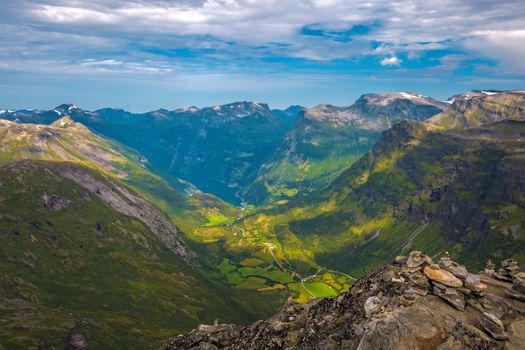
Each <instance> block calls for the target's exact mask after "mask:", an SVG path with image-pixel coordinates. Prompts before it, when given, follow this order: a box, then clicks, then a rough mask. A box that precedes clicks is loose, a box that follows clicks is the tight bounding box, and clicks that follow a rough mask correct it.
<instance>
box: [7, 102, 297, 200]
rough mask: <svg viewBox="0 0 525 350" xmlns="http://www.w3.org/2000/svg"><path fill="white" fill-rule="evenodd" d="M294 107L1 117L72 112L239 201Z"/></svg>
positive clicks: (161, 167)
mask: <svg viewBox="0 0 525 350" xmlns="http://www.w3.org/2000/svg"><path fill="white" fill-rule="evenodd" d="M294 111H297V109H294V108H292V109H291V110H288V112H283V114H285V115H287V117H286V118H288V119H286V118H284V119H281V118H279V117H277V116H276V115H274V114H272V112H271V111H270V109H269V107H268V106H267V105H266V104H259V103H255V102H239V103H232V104H228V105H223V106H215V107H207V108H202V109H198V108H196V107H190V108H181V109H178V110H175V111H168V110H163V109H160V110H157V111H153V112H149V113H144V114H134V113H130V112H126V111H124V110H119V109H110V108H106V109H101V110H98V111H95V112H89V111H84V110H81V109H79V108H78V107H76V106H74V105H61V106H59V107H57V108H55V109H54V110H52V111H20V112H12V113H4V114H3V115H1V117H2V118H5V119H8V120H12V121H18V122H24V123H41V124H48V123H51V122H54V121H55V120H57V119H59V118H61V117H62V116H66V115H67V116H70V117H71V118H72V119H73V120H75V121H78V122H80V123H82V124H84V125H85V126H87V127H89V128H91V129H92V130H93V131H95V132H97V133H100V134H102V135H104V136H106V137H108V138H111V139H114V140H116V141H118V142H120V143H122V144H124V145H126V146H128V147H131V148H133V149H135V150H137V151H138V152H140V153H141V154H142V155H144V156H145V157H146V158H147V159H148V160H149V162H150V163H151V167H152V168H153V169H154V170H155V171H156V172H158V173H159V174H163V176H164V177H165V178H167V179H168V181H170V182H171V180H169V179H172V178H175V179H176V178H183V179H185V180H187V181H189V182H191V183H192V184H194V185H196V186H197V187H199V188H200V189H202V190H203V191H205V192H208V193H213V194H215V195H217V196H219V197H221V198H223V199H225V200H227V201H229V202H232V203H237V204H238V203H239V202H240V200H239V198H238V197H236V193H237V192H238V191H239V189H240V188H242V187H244V186H246V185H247V184H248V183H250V181H251V180H252V179H253V178H254V176H255V173H256V171H257V169H258V167H259V166H260V164H261V163H262V162H263V161H264V160H265V159H266V158H267V157H268V156H269V155H270V154H271V152H272V150H273V149H274V148H275V146H276V145H277V144H278V143H279V142H280V139H281V137H282V136H283V135H284V134H285V133H286V131H287V128H288V127H287V123H289V120H290V118H293V117H294ZM286 113H288V114H286ZM175 181H176V180H175Z"/></svg>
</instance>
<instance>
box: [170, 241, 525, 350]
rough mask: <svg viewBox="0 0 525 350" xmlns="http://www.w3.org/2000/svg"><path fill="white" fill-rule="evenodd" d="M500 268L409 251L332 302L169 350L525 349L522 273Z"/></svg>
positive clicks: (214, 332) (212, 332) (201, 331)
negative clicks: (476, 267) (473, 267)
mask: <svg viewBox="0 0 525 350" xmlns="http://www.w3.org/2000/svg"><path fill="white" fill-rule="evenodd" d="M501 266H502V267H501V269H500V270H498V271H495V264H493V263H492V262H491V261H489V262H488V263H487V267H486V269H485V271H483V272H481V273H479V274H476V273H472V272H469V271H468V270H467V268H466V267H465V266H463V265H460V264H458V263H456V262H455V261H453V260H452V259H451V258H450V256H449V255H448V253H445V255H444V256H443V257H442V258H441V259H440V260H439V261H438V262H433V261H432V259H431V258H430V257H428V256H426V255H424V254H422V253H421V252H419V251H414V252H412V253H410V255H409V256H408V257H407V256H398V257H396V258H395V259H394V261H393V262H392V263H391V264H389V265H386V266H384V267H382V268H380V269H379V270H377V271H375V272H373V273H370V274H368V275H367V276H365V277H363V278H361V279H360V280H359V281H357V282H356V284H355V285H354V286H353V287H352V288H351V289H350V290H349V291H348V292H346V293H343V294H341V295H339V296H337V297H330V298H324V299H317V300H314V301H312V302H310V303H308V304H304V305H300V304H295V303H292V302H288V303H287V304H286V305H285V306H284V308H283V309H282V311H281V312H279V313H278V314H276V315H275V316H273V317H272V318H270V319H267V320H265V321H258V322H256V323H254V324H252V325H249V326H245V327H242V326H236V325H232V324H219V323H218V322H216V323H215V324H214V325H201V326H199V327H198V328H197V329H195V330H193V331H191V332H189V333H187V334H184V335H179V336H178V337H176V338H173V339H171V340H170V341H169V342H168V343H167V345H166V349H169V350H175V349H177V350H178V349H440V350H446V349H466V348H470V349H523V348H524V347H525V336H524V335H523V334H524V331H525V304H524V303H523V300H524V299H523V296H524V294H523V293H524V292H525V283H524V282H525V279H524V277H525V274H524V273H523V272H519V269H518V266H517V263H516V261H514V260H512V259H509V260H505V261H503V262H502V263H501ZM511 282H512V284H511Z"/></svg>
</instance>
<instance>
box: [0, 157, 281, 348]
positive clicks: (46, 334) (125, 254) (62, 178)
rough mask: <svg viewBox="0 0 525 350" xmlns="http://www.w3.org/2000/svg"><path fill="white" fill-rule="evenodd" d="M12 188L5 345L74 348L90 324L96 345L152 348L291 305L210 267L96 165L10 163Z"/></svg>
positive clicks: (1, 324) (6, 235)
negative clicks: (205, 327)
mask: <svg viewBox="0 0 525 350" xmlns="http://www.w3.org/2000/svg"><path fill="white" fill-rule="evenodd" d="M0 193H1V196H0V241H1V242H2V244H1V245H0V258H1V260H2V268H1V271H0V315H1V316H0V347H2V348H6V349H15V348H37V347H38V348H65V347H67V344H68V342H70V341H72V340H74V339H76V338H78V337H79V336H78V334H80V338H81V339H83V340H85V341H86V342H87V343H88V344H89V345H90V346H91V347H93V348H104V349H112V348H114V349H118V348H120V349H121V348H146V347H149V346H151V345H152V344H155V343H157V344H159V343H160V341H161V340H162V339H163V338H165V337H166V336H167V335H168V334H170V333H173V332H174V331H175V332H180V331H183V330H186V329H190V328H191V327H194V326H196V325H197V324H199V323H201V322H203V320H207V321H208V322H211V321H213V320H214V319H215V318H224V319H228V320H239V321H240V322H247V321H248V320H254V319H257V318H259V317H261V316H262V315H263V314H266V312H267V311H268V310H269V309H275V308H276V307H278V306H279V304H280V301H281V298H279V297H278V295H275V294H274V295H273V296H272V297H269V296H267V295H263V294H254V293H249V292H248V291H242V290H235V289H231V288H228V287H225V286H224V285H223V284H222V283H220V282H218V281H219V276H218V275H217V276H214V275H210V274H209V273H206V272H203V271H201V270H200V269H199V268H197V267H196V266H197V263H198V262H197V260H196V259H197V257H196V256H195V255H194V254H193V253H191V252H190V251H189V250H187V249H186V248H183V247H181V246H179V245H177V242H179V241H178V240H179V238H178V233H177V229H176V227H175V226H174V225H173V224H172V223H171V222H170V221H169V219H168V218H167V217H166V216H164V214H163V213H162V212H160V210H158V209H156V208H155V207H154V206H152V205H151V204H149V203H147V202H145V201H144V200H143V199H142V198H141V197H140V196H139V195H138V194H137V193H135V192H134V191H133V190H131V189H130V188H127V187H125V186H123V185H122V184H120V183H119V182H118V181H116V180H115V179H114V178H111V177H108V176H107V175H104V174H102V173H100V172H99V171H97V170H95V169H92V168H88V167H86V166H83V165H80V164H79V163H74V162H56V161H29V160H28V161H1V162H0ZM157 229H160V230H157ZM260 305H266V306H267V307H265V308H260ZM77 340H78V339H77Z"/></svg>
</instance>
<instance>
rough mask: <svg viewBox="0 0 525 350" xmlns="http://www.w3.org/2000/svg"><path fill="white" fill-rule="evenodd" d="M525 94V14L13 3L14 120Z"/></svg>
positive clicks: (387, 7) (1, 88) (5, 23)
mask: <svg viewBox="0 0 525 350" xmlns="http://www.w3.org/2000/svg"><path fill="white" fill-rule="evenodd" d="M523 88H525V0H505V1H501V2H500V1H494V0H439V1H434V0H426V1H422V0H399V1H380V0H377V1H375V0H369V1H366V0H364V1H353V0H171V1H170V0H131V1H128V0H127V1H124V0H89V1H79V0H35V1H32V0H0V107H1V108H12V109H21V108H39V109H49V108H53V107H55V106H57V105H59V104H62V103H75V104H76V105H78V106H79V107H81V108H84V109H91V110H94V109H98V108H102V107H119V108H125V109H127V110H130V111H134V112H143V111H149V110H154V109H158V108H161V107H162V108H167V109H175V108H178V107H185V106H191V105H195V106H198V107H203V106H212V105H216V104H223V103H228V102H234V101H241V100H248V101H260V102H266V103H269V104H270V106H272V107H276V108H277V107H278V108H283V107H286V106H289V105H292V104H301V105H304V106H307V107H309V106H314V105H316V104H318V103H331V104H335V105H350V104H352V103H353V102H354V101H355V100H356V99H357V98H358V97H359V96H360V95H361V94H364V93H370V92H383V91H413V92H417V93H421V94H425V95H428V96H432V97H434V98H438V99H446V98H447V97H449V96H451V95H453V94H456V93H459V92H463V91H467V90H471V89H523Z"/></svg>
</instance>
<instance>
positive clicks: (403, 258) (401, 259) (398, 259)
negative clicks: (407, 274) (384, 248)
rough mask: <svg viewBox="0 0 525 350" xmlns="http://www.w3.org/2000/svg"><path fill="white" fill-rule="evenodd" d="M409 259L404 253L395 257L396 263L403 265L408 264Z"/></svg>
mask: <svg viewBox="0 0 525 350" xmlns="http://www.w3.org/2000/svg"><path fill="white" fill-rule="evenodd" d="M407 260H408V257H406V256H403V255H398V256H396V257H395V258H394V264H395V265H399V266H402V265H405V264H406V262H407Z"/></svg>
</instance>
